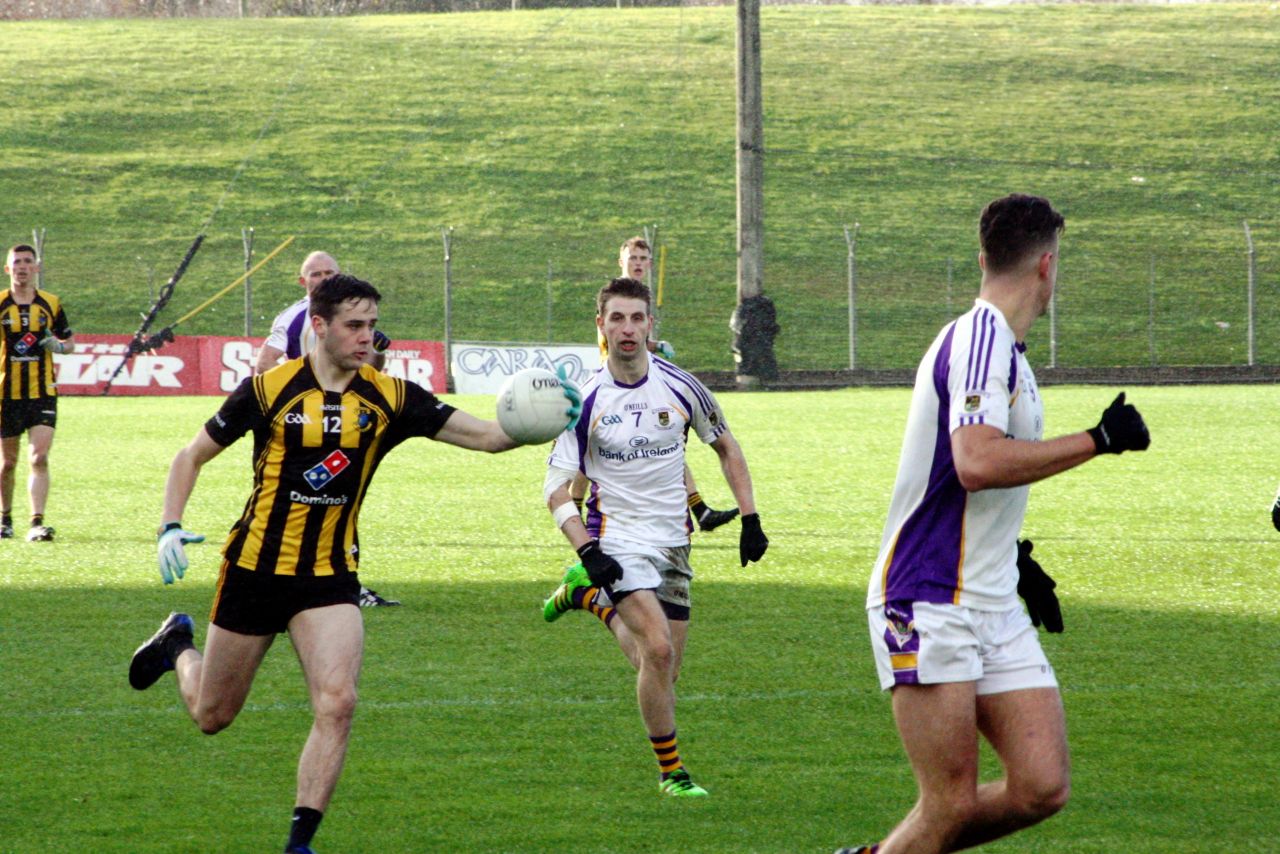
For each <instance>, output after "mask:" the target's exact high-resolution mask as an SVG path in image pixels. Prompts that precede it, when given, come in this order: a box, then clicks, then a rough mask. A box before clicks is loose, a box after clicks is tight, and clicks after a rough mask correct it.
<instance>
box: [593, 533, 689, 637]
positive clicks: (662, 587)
mask: <svg viewBox="0 0 1280 854" xmlns="http://www.w3.org/2000/svg"><path fill="white" fill-rule="evenodd" d="M600 547H601V548H602V549H603V550H604V552H605V554H607V555H609V556H610V557H612V558H613V559H614V560H616V561H617V562H618V564H619V565H620V566H621V567H622V580H621V581H619V582H618V583H617V584H615V585H613V590H612V595H610V596H609V598H610V599H612V601H613V603H614V604H617V603H618V602H620V601H622V600H623V599H625V598H627V596H629V595H630V594H632V593H634V592H635V591H637V590H652V591H653V592H654V594H655V595H656V596H657V597H658V601H659V602H660V603H662V610H663V612H664V613H665V614H666V615H667V619H669V620H687V619H689V605H690V600H689V586H690V582H691V581H693V567H691V566H690V565H689V546H687V545H683V546H656V547H652V546H651V547H646V546H638V545H635V544H632V543H626V542H623V541H621V540H612V541H610V540H607V539H606V540H602V541H601V543H600Z"/></svg>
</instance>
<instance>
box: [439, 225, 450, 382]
mask: <svg viewBox="0 0 1280 854" xmlns="http://www.w3.org/2000/svg"><path fill="white" fill-rule="evenodd" d="M440 234H441V236H442V237H443V238H444V383H445V388H446V389H448V388H450V387H451V386H452V385H453V226H448V227H446V228H442V229H440Z"/></svg>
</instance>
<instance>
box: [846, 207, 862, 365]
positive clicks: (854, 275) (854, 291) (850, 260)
mask: <svg viewBox="0 0 1280 854" xmlns="http://www.w3.org/2000/svg"><path fill="white" fill-rule="evenodd" d="M861 227H862V226H861V224H860V223H856V222H855V223H854V224H853V230H852V231H850V230H849V226H847V225H846V226H845V227H844V243H845V247H846V248H847V250H848V255H847V257H846V270H847V275H848V286H849V370H851V371H852V370H855V369H856V368H857V367H858V229H859V228H861Z"/></svg>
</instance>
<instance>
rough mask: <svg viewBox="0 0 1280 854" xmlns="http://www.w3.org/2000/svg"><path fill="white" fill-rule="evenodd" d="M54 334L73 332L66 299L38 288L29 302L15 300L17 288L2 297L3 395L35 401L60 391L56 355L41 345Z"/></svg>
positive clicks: (0, 387)
mask: <svg viewBox="0 0 1280 854" xmlns="http://www.w3.org/2000/svg"><path fill="white" fill-rule="evenodd" d="M50 333H52V334H53V335H55V336H57V337H58V338H66V337H67V336H68V335H70V334H71V327H70V326H68V325H67V314H66V312H65V311H63V310H62V302H61V301H60V300H59V299H58V298H57V297H56V296H54V295H53V294H51V293H49V292H48V291H36V293H35V297H34V298H33V299H32V300H31V302H30V303H29V304H28V305H19V304H18V303H16V302H14V301H13V290H12V289H10V290H7V291H5V292H4V297H3V299H0V357H2V358H0V398H2V399H4V400H34V399H35V398H38V397H53V396H54V395H56V394H57V393H58V387H57V385H55V383H54V368H53V354H52V353H50V352H49V351H48V350H46V349H44V348H43V347H41V346H40V339H42V338H44V337H46V336H47V335H49V334H50Z"/></svg>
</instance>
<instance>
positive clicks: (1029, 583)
mask: <svg viewBox="0 0 1280 854" xmlns="http://www.w3.org/2000/svg"><path fill="white" fill-rule="evenodd" d="M1033 548H1035V546H1033V545H1032V543H1031V541H1030V540H1018V595H1019V596H1021V597H1022V601H1024V602H1026V603H1027V616H1029V617H1030V618H1031V625H1033V626H1039V625H1040V624H1041V623H1044V628H1045V631H1047V632H1054V633H1055V634H1056V633H1057V632H1060V631H1062V608H1061V607H1060V606H1059V605H1058V595H1057V594H1056V593H1054V592H1053V588H1055V587H1057V586H1058V584H1057V582H1055V581H1054V580H1053V579H1052V578H1050V577H1049V575H1048V573H1046V572H1045V571H1044V570H1043V569H1041V567H1040V564H1039V563H1038V562H1037V561H1036V559H1035V558H1033V557H1032V556H1031V550H1032V549H1033Z"/></svg>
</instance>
